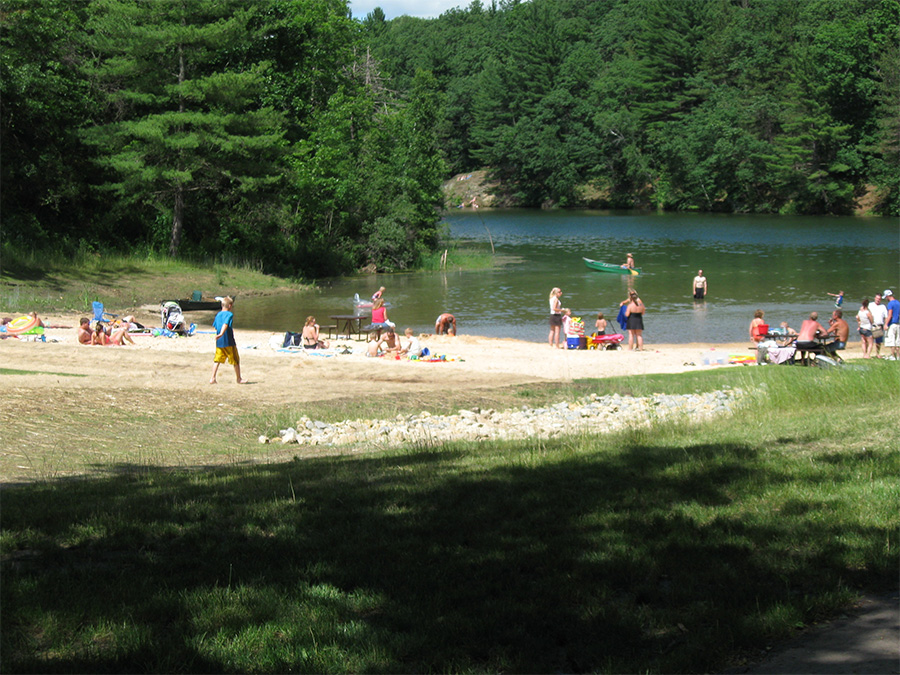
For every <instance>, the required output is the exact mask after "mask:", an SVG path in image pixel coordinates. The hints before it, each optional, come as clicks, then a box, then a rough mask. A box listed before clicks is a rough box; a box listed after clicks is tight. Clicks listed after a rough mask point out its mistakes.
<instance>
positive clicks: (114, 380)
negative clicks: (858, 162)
mask: <svg viewBox="0 0 900 675" xmlns="http://www.w3.org/2000/svg"><path fill="white" fill-rule="evenodd" d="M78 318H79V315H75V314H57V315H50V316H45V317H42V319H43V320H44V323H45V324H46V325H47V326H65V328H47V329H45V336H46V339H47V342H24V341H20V340H13V339H6V340H2V341H0V351H2V354H3V362H4V364H5V367H7V368H10V369H15V370H24V371H33V373H32V374H30V375H19V374H9V375H7V376H6V377H7V378H8V380H9V385H11V386H14V387H23V388H25V389H37V388H47V387H49V388H51V389H53V390H63V391H71V390H84V389H94V388H103V389H110V388H112V389H134V388H137V389H142V390H147V391H154V390H165V389H169V388H172V387H177V388H181V389H190V390H192V391H193V392H194V393H196V394H199V395H201V396H205V395H206V393H207V392H210V390H211V389H215V390H217V393H216V394H214V395H215V396H216V397H224V398H225V399H228V400H243V401H248V402H249V401H256V402H258V403H260V404H269V403H271V404H281V403H285V402H289V401H296V400H297V399H298V398H302V394H299V395H298V391H297V387H298V386H300V387H302V388H304V391H307V390H308V391H309V393H310V394H311V395H314V396H315V397H316V398H318V399H322V398H326V399H328V398H337V397H347V398H358V397H365V396H372V395H380V394H387V393H390V392H392V391H412V392H415V391H420V390H421V391H424V390H428V391H433V390H435V389H446V388H453V389H463V388H482V387H502V386H507V385H513V384H525V383H529V382H541V381H555V382H565V381H572V380H575V379H583V378H604V377H629V376H633V375H645V374H662V373H681V372H688V371H691V370H696V369H702V368H708V367H717V368H722V367H743V366H742V364H736V365H729V364H727V361H728V359H729V357H732V356H735V357H742V358H743V359H745V360H749V359H750V358H751V357H752V358H753V359H754V361H755V350H754V349H752V348H751V346H750V344H749V341H748V342H726V343H686V344H669V343H667V344H655V343H652V342H651V343H646V344H645V349H644V351H642V352H632V351H629V350H628V349H627V347H625V348H624V349H619V350H568V349H555V348H551V347H550V346H548V345H547V344H546V343H543V344H542V343H535V342H526V341H524V340H518V339H512V338H490V337H480V336H475V335H466V334H461V335H458V336H456V337H450V336H446V335H444V336H436V335H427V334H422V337H421V338H420V341H421V344H422V346H423V347H428V348H429V350H430V351H431V353H432V355H435V356H439V355H443V356H445V358H446V360H445V361H441V362H426V361H420V362H417V361H408V360H406V359H402V360H399V361H398V360H395V359H388V358H385V357H381V358H370V357H367V356H365V344H366V343H365V342H362V341H357V340H332V341H331V346H332V349H331V350H324V351H319V350H314V351H307V350H297V351H291V352H290V353H288V352H285V351H279V350H276V349H274V348H272V346H270V345H271V343H272V342H278V340H279V338H280V337H281V335H283V334H280V333H273V332H272V331H260V330H254V329H243V328H240V327H238V328H236V329H235V331H234V332H235V339H236V341H237V344H238V349H239V354H240V357H241V369H242V371H243V375H244V377H245V378H247V379H249V380H250V382H251V384H252V385H253V386H250V387H235V386H232V385H233V383H234V380H233V369H232V368H231V367H230V366H229V365H227V364H223V366H222V367H221V368H220V370H219V384H218V385H216V386H215V387H212V386H211V385H209V384H208V381H209V375H210V371H211V368H212V357H213V353H214V351H215V343H214V336H213V334H212V327H211V326H208V325H198V327H197V330H198V332H197V333H195V334H194V335H193V336H191V337H184V338H183V337H178V338H165V337H153V336H149V335H135V336H134V341H135V343H136V344H135V345H133V346H132V345H127V346H123V347H116V346H111V347H96V346H88V345H81V344H78V343H77V341H76V338H75V328H74V327H75V326H76V325H77V322H78ZM137 320H138V321H140V322H141V323H143V324H144V325H157V324H158V321H159V319H158V317H155V316H152V315H143V314H141V315H139V316H137ZM338 346H340V347H350V349H351V350H352V353H349V354H339V353H335V352H336V350H335V349H334V348H335V347H338ZM860 354H861V351H860V348H859V346H858V344H856V343H851V344H850V345H848V349H847V351H846V353H845V355H844V356H845V358H854V357H857V356H859V355H860ZM704 359H707V360H709V361H713V362H714V364H711V365H704ZM723 360H724V361H725V362H726V363H722V361H723ZM715 362H718V363H715ZM98 370H99V371H100V372H101V373H102V377H94V376H95V375H97V374H98ZM60 374H63V375H65V374H72V375H84V376H87V377H84V378H79V377H73V378H66V377H60V376H59V375H60ZM8 388H9V387H7V389H8Z"/></svg>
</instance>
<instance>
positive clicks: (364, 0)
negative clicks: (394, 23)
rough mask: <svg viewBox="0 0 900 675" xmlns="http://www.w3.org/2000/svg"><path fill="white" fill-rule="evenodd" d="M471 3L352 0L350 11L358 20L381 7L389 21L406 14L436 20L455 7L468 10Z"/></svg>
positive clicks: (451, 0) (459, 1)
mask: <svg viewBox="0 0 900 675" xmlns="http://www.w3.org/2000/svg"><path fill="white" fill-rule="evenodd" d="M470 2H471V0H350V9H351V10H352V11H353V16H354V17H355V18H357V19H364V18H365V17H366V15H367V14H368V13H369V12H371V11H372V10H373V9H375V8H376V7H381V9H382V11H383V12H384V16H385V17H386V18H387V19H396V18H397V17H398V16H403V15H404V14H406V15H407V16H416V17H419V18H422V19H434V18H437V17H438V16H440V15H441V14H443V13H444V12H446V11H447V10H448V9H453V8H454V7H459V8H461V9H466V8H467V7H468V6H469V4H470Z"/></svg>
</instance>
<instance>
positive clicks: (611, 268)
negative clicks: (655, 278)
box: [582, 258, 641, 277]
mask: <svg viewBox="0 0 900 675" xmlns="http://www.w3.org/2000/svg"><path fill="white" fill-rule="evenodd" d="M582 260H584V264H585V265H587V266H588V267H589V268H590V269H592V270H596V271H598V272H608V273H610V274H630V275H631V276H633V277H636V276H640V274H641V268H640V267H634V268H629V267H622V266H621V265H613V264H612V263H605V262H600V261H599V260H591V259H590V258H582Z"/></svg>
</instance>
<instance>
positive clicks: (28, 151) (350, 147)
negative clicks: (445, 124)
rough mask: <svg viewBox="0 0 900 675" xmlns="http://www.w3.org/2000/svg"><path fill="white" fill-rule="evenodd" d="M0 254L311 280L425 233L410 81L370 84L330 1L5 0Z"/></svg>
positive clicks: (433, 194)
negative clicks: (107, 254)
mask: <svg viewBox="0 0 900 675" xmlns="http://www.w3.org/2000/svg"><path fill="white" fill-rule="evenodd" d="M0 19H2V23H0V31H2V32H0V83H2V92H0V93H2V96H0V106H2V108H0V112H2V124H0V133H2V137H0V143H2V145H0V149H2V176H0V180H2V189H0V199H2V203H0V214H2V235H3V241H4V244H8V245H9V246H8V247H7V250H15V247H20V248H21V247H32V248H37V249H54V250H62V251H68V250H71V249H74V248H87V249H89V250H106V249H121V250H131V251H134V250H138V251H140V250H142V249H146V250H147V251H155V252H159V253H167V254H170V255H188V256H193V257H205V258H209V257H216V258H223V257H224V258H229V259H232V260H241V261H255V262H258V263H260V264H262V266H263V267H264V268H265V269H267V270H268V271H272V272H278V273H282V274H292V275H304V276H322V275H327V274H335V273H340V272H344V271H348V270H352V269H354V268H357V267H359V266H362V265H365V264H375V265H376V266H377V267H378V268H380V269H404V268H408V267H410V266H413V265H415V264H416V263H417V262H418V261H419V260H420V258H421V256H422V255H423V254H426V253H429V252H430V251H432V250H433V249H434V248H435V246H436V244H437V240H438V235H439V230H438V226H439V213H438V209H439V207H440V205H441V195H440V184H441V180H442V178H443V176H444V174H445V173H446V168H445V167H444V165H443V162H442V155H441V153H440V152H439V151H438V145H437V138H436V136H435V134H434V129H435V128H436V119H437V113H438V103H437V100H438V93H437V89H436V82H435V81H434V78H433V77H432V76H431V75H430V74H429V73H427V72H422V73H420V74H416V73H413V74H411V76H410V77H409V78H408V82H407V83H406V87H405V88H404V91H403V92H402V93H397V92H394V91H391V90H390V89H389V88H388V87H386V86H385V85H384V83H383V81H382V77H381V75H380V74H379V72H378V66H377V64H376V63H375V61H374V59H372V58H371V56H370V55H368V54H367V53H366V49H365V47H364V46H363V41H362V39H361V38H362V32H361V26H360V23H359V22H358V21H356V20H354V19H353V18H352V16H351V15H350V12H349V10H348V7H347V3H346V0H253V1H252V2H249V1H247V0H86V1H83V2H74V3H73V2H71V1H70V0H2V2H0Z"/></svg>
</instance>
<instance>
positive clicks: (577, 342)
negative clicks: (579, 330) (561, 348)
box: [566, 337, 587, 349]
mask: <svg viewBox="0 0 900 675" xmlns="http://www.w3.org/2000/svg"><path fill="white" fill-rule="evenodd" d="M566 347H568V348H569V349H587V338H586V337H567V338H566Z"/></svg>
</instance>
